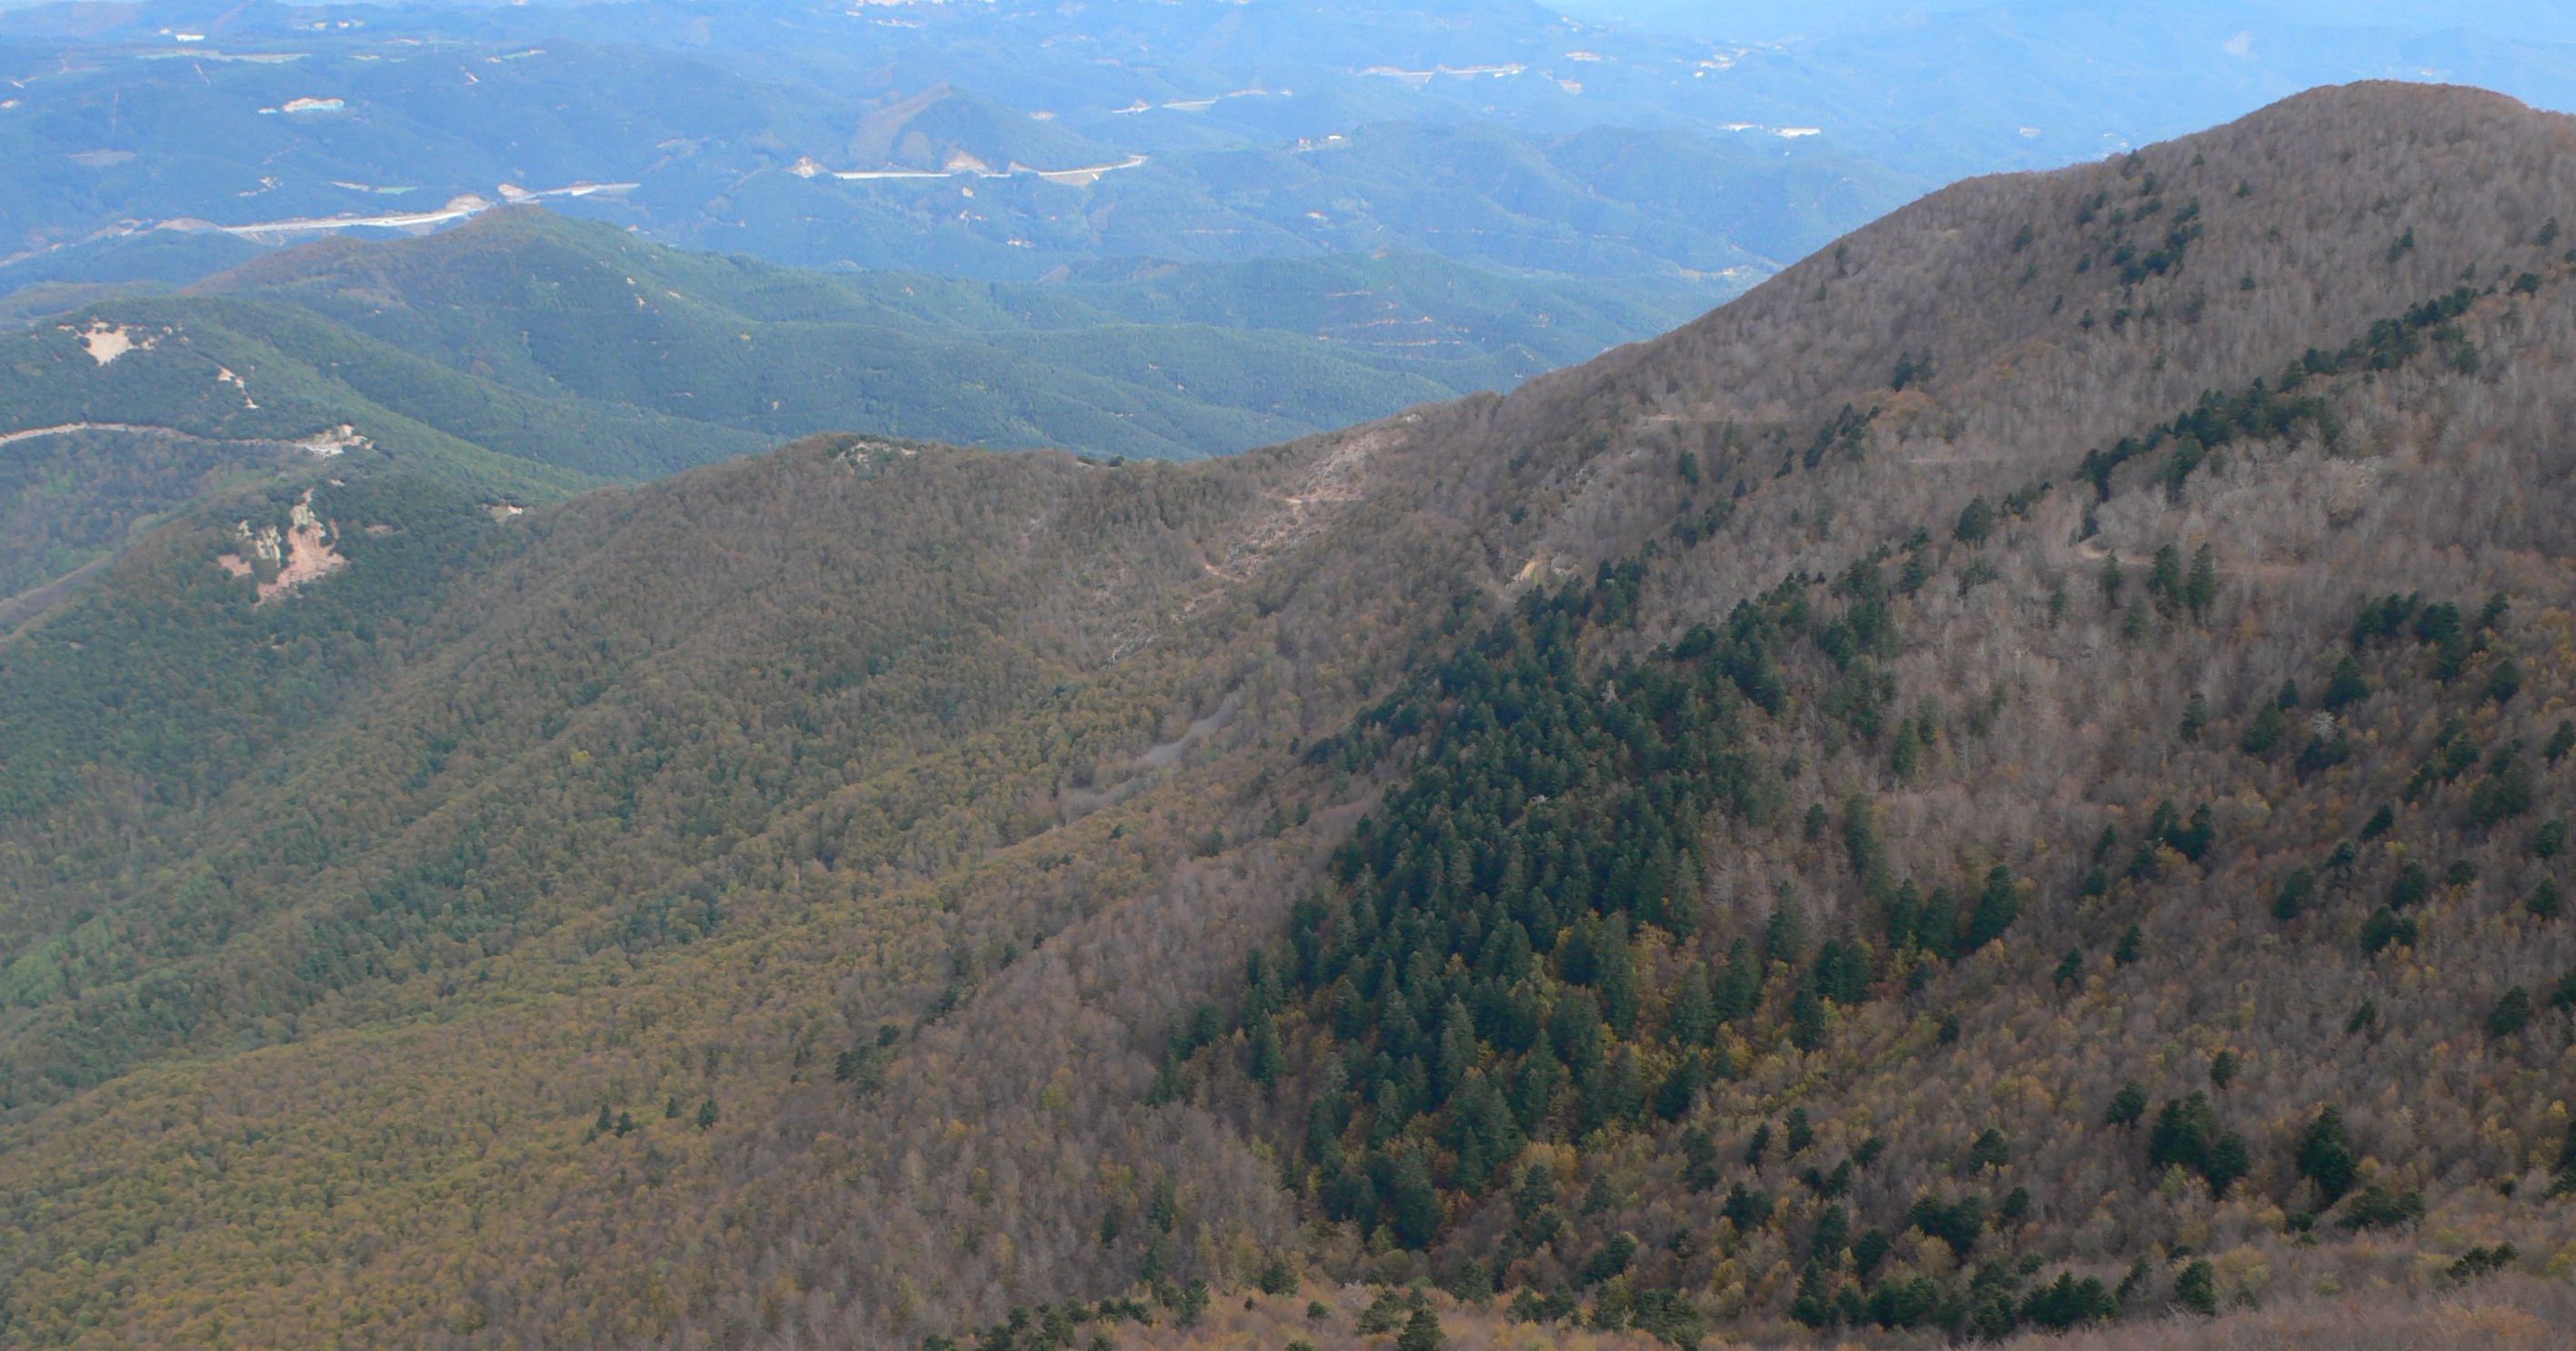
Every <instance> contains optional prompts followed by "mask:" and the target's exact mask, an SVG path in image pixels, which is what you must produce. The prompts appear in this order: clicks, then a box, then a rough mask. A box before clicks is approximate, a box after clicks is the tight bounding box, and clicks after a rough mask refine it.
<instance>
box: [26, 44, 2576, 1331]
mask: <svg viewBox="0 0 2576 1351" xmlns="http://www.w3.org/2000/svg"><path fill="white" fill-rule="evenodd" d="M2562 220H2564V221H2566V222H2568V224H2569V225H2570V226H2576V122H2571V121H2570V120H2569V119H2566V118H2561V117H2555V116H2549V115H2543V114H2539V113H2534V112H2531V111H2529V110H2527V109H2524V108H2522V107H2521V106H2519V105H2517V104H2514V103H2512V102H2510V101H2509V100H2505V99H2501V98H2498V97H2495V96H2491V95H2486V94H2481V93H2477V92H2474V91H2468V90H2458V89H2439V88H2427V87H2420V86H2396V85H2365V86H2354V87H2349V88H2343V89H2334V90H2323V91H2317V92H2312V93H2309V94H2305V95H2301V96H2299V97H2298V98H2295V99H2292V100H2289V101H2287V102H2285V103H2282V104H2279V105H2277V106H2275V107H2273V108H2270V109H2267V110H2265V111H2264V112H2262V113H2259V114H2257V115H2255V116H2253V117H2251V118H2248V119H2246V120H2245V121H2243V122H2240V123H2237V124H2234V125H2231V126H2228V127H2223V128H2220V129H2217V130H2215V131H2211V132H2208V133H2205V134H2203V135H2199V136H2195V137H2191V138H2187V139H2185V140H2182V141H2178V142H2174V143H2171V144H2167V145H2160V146H2155V147H2150V148H2148V149H2145V150H2141V151H2139V152H2137V153H2136V154H2133V155H2128V156H2124V157H2121V158H2117V159H2113V160H2109V161H2106V162H2103V163H2100V164H2096V165H2089V166H2085V167H2081V168H2076V169H2070V170H2066V171H2063V172H2059V173H2054V174H2048V175H2039V176H2017V177H2008V178H1994V179H1985V180H1978V181H1974V182H1969V183H1965V184H1961V185H1959V186H1957V187H1955V188H1952V189H1950V190H1947V191H1944V192H1942V193H1938V194H1935V195H1934V196H1932V197H1930V198H1927V199H1925V200H1923V201H1921V202H1919V203H1917V204H1915V205H1913V206H1911V207H1908V208H1906V209H1905V210H1903V211H1900V212H1898V213H1896V214H1895V215H1893V216H1891V217H1889V218H1888V219H1886V220H1884V221H1882V222H1880V223H1878V224H1876V225H1873V226H1871V227H1869V228H1868V229H1865V230H1863V231H1861V232H1859V233H1857V234H1855V235H1853V236H1852V237H1850V238H1849V239H1847V240H1845V241H1844V242H1842V243H1841V244H1838V245H1835V246H1833V247H1832V248H1829V249H1827V250H1825V251H1824V252H1823V253H1821V254H1818V255H1817V256H1815V257H1812V258H1809V259H1807V260H1805V261H1804V262H1801V263H1799V264H1798V265H1796V266H1795V267H1792V268H1790V269H1789V270H1788V271H1786V272H1785V273H1783V274H1782V275H1780V276H1779V277H1777V278H1776V279H1774V280H1773V281H1771V282H1770V283H1768V284H1767V285H1765V286H1763V287H1762V288H1760V289H1759V290H1757V291H1755V292H1754V293H1752V294H1750V295H1748V296H1746V297H1744V298H1743V299H1741V300H1739V301H1737V302H1735V303H1733V304H1730V305H1728V306H1726V307H1725V308H1723V309H1721V310H1719V311H1717V312H1715V313H1714V314H1711V315H1709V316H1708V317H1706V318H1704V319H1702V320H1700V321H1698V322H1696V323H1694V324H1692V325H1691V326H1689V327H1687V328H1684V329H1682V330H1680V331H1679V332H1676V333H1674V334H1672V335H1669V336H1668V337H1665V338H1663V339H1660V340H1657V341H1655V342H1652V343H1647V344H1641V345H1639V346H1636V347H1632V348H1626V349H1622V350H1620V351H1617V352H1614V353H1612V354H1611V355H1609V356H1607V357H1604V358H1603V359H1601V360H1599V361H1596V362H1594V363H1592V364H1590V365H1587V366H1584V367H1580V368H1576V369H1573V370H1569V371H1565V372H1561V373H1558V374H1556V375H1553V376H1548V377H1544V378H1542V379H1540V380H1537V381H1534V382H1532V383H1531V384H1529V385H1527V386H1525V387H1523V388H1522V389H1521V390H1519V391H1517V392H1516V393H1514V394H1512V395H1510V396H1508V397H1490V396H1488V397H1480V398H1475V399H1470V400H1467V401H1465V402H1462V403H1457V404H1451V405H1447V406H1442V407H1436V408H1428V409H1424V410H1421V411H1418V412H1416V413H1412V414H1407V415H1405V416H1402V417H1399V418H1395V419H1393V420H1390V421H1386V422H1382V423H1378V424H1374V425H1370V426H1364V427H1360V428H1355V429H1352V430H1350V431H1346V432H1340V433H1334V434H1330V435H1325V436H1319V437H1315V438H1311V439H1308V440H1304V441H1300V442H1296V443H1293V444H1289V445H1285V446H1280V447H1276V448H1273V449H1269V450H1263V451H1257V452H1253V453H1249V454H1246V455H1243V456H1239V457H1235V458H1232V459H1227V460H1220V461H1211V462H1204V463H1198V464H1191V465H1183V466H1173V465H1148V464H1126V465H1107V464H1101V463H1097V462H1092V461H1086V460H1080V459H1076V458H1074V457H1070V456H1064V455H1058V454H1052V453H1039V454H1029V455H1020V456H1010V455H998V454H989V453H983V452H972V451H961V450H953V449H946V448H941V447H936V446H928V445H919V444H913V443H907V442H896V441H890V440H881V439H874V438H865V437H857V436H831V437H818V438H812V439H809V440H806V441H802V442H799V443H796V444H794V445H791V446H788V447H786V448H784V449H781V450H778V451H776V452H774V453H770V454H767V455H762V456H757V457H754V458H751V459H747V460H743V461H739V462H734V463H728V464H723V465H717V466H714V467H710V468H706V469H700V470H696V471H693V472H691V473H688V474H686V475H683V476H681V477H679V478H677V479H675V480H671V481H668V482H665V483H661V484H657V485H654V486H651V487H646V488H641V489H634V490H617V491H608V492H600V493H594V494H590V495H586V496H581V497H577V498H574V499H573V500H571V501H569V502H566V503H563V504H562V505H559V506H551V507H545V508H541V509H538V510H535V511H531V512H529V513H527V514H525V515H522V516H516V517H510V518H508V519H503V520H496V519H495V513H493V512H492V511H491V510H489V506H490V504H489V503H487V502H484V501H482V500H479V499H478V498H476V497H475V496H474V495H472V494H471V493H469V492H467V491H466V490H464V489H462V488H459V487H455V486H452V485H450V484H449V483H448V482H446V481H445V480H441V479H437V478H433V477H420V478H405V477H404V476H403V475H401V474H400V473H388V474H383V475H379V476H376V477H372V478H367V479H353V480H351V481H350V482H348V483H345V484H341V485H338V486H331V485H327V484H326V485H324V486H322V487H320V488H318V489H317V490H316V492H315V494H314V496H313V497H312V499H311V502H310V504H309V507H310V511H311V512H312V513H313V514H314V516H315V517H316V518H318V519H319V520H321V521H323V522H325V523H326V524H327V526H328V529H329V530H330V531H331V532H333V538H335V539H336V541H337V544H336V546H335V547H336V548H337V549H338V551H339V553H340V554H342V555H344V556H345V558H346V560H347V562H346V566H345V567H343V568H341V569H340V570H339V571H338V572H336V573H334V574H332V575H329V576H327V577H322V578H320V579H318V580H311V581H306V582H304V583H302V584H301V585H300V586H297V587H295V588H294V589H292V590H280V589H276V588H275V587H273V586H272V588H271V594H270V598H269V599H267V600H266V601H265V602H263V601H262V600H261V599H260V597H261V588H262V586H263V584H267V583H274V582H275V580H276V578H275V575H274V569H271V568H268V567H266V565H264V564H263V565H260V566H254V567H250V568H248V569H247V572H248V574H249V575H246V576H236V575H234V573H235V571H236V570H235V569H232V568H228V567H226V566H224V565H223V564H222V563H221V562H220V561H219V559H220V558H221V557H223V556H228V551H233V550H237V549H239V548H240V547H242V543H241V542H242V540H243V538H244V537H245V536H244V533H243V532H244V531H245V530H251V531H254V532H255V530H256V528H257V527H258V526H260V525H261V524H263V523H272V524H279V525H288V524H292V523H293V521H294V519H295V517H294V514H293V513H294V512H295V510H296V507H297V505H298V503H299V502H301V501H302V499H301V498H297V497H294V496H292V495H291V494H290V492H289V490H288V489H287V488H285V487H279V486H266V487H253V488H251V489H248V490H246V491H247V492H248V494H249V495H248V496H247V497H243V498H239V499H236V500H232V501H228V502H227V503H226V504H225V506H226V509H225V510H224V511H222V512H219V513H195V514H188V515H183V516H182V517H181V518H180V519H178V520H175V521H173V522H171V523H169V524H167V525H165V526H163V527H161V528H160V529H158V530H157V531H155V532H153V533H152V534H150V535H149V536H148V537H146V538H145V539H144V540H143V541H142V542H141V543H139V544H137V545H135V546H134V547H132V548H131V549H129V550H127V551H126V552H125V553H124V554H123V555H121V556H120V557H119V558H118V560H117V561H116V563H115V564H114V565H113V566H112V567H111V568H109V569H108V571H107V573H106V575H105V576H104V577H103V578H102V579H101V580H100V581H99V582H98V583H97V584H96V585H94V586H92V587H91V588H89V589H88V590H86V591H85V592H83V593H82V594H81V595H80V596H79V597H78V598H76V599H75V600H73V601H72V602H70V603H68V604H66V605H65V606H63V607H62V608H61V609H59V610H58V611H57V612H56V613H54V614H52V615H50V616H49V617H47V618H46V619H44V620H43V621H42V622H39V623H34V624H31V625H28V626H26V627H25V628H23V629H22V630H20V631H19V632H17V633H15V634H13V635H11V636H9V637H7V638H5V639H0V745H5V746H7V747H9V754H7V755H6V756H5V758H0V898H5V899H0V1342H5V1343H8V1344H12V1345H27V1346H64V1347H129V1346H146V1347H208V1346H216V1347H245V1348H247V1347H269V1346H281V1347H282V1346H312V1345H390V1344H399V1345H406V1346H418V1347H440V1348H485V1347H490V1348H503V1347H533V1346H548V1347H627V1346H650V1347H668V1348H674V1349H677V1348H701V1347H746V1348H747V1347H764V1348H766V1347H779V1348H784V1347H810V1346H845V1345H849V1346H905V1347H922V1348H927V1349H929V1351H938V1348H958V1349H959V1351H963V1348H966V1347H969V1346H973V1347H979V1348H986V1349H987V1351H1001V1349H1002V1348H1012V1349H1014V1351H1017V1349H1019V1348H1031V1349H1036V1348H1047V1349H1050V1351H1051V1349H1053V1348H1062V1347H1070V1346H1075V1345H1083V1346H1101V1345H1121V1344H1124V1345H1135V1346H1153V1347H1164V1346H1172V1347H1178V1346H1185V1345H1215V1346H1246V1347H1250V1346H1260V1347H1268V1348H1276V1347H1279V1346H1283V1345H1284V1346H1289V1347H1295V1346H1298V1345H1300V1344H1301V1343H1302V1344H1304V1345H1306V1346H1307V1347H1309V1348H1310V1349H1311V1348H1318V1347H1333V1346H1359V1345H1368V1346H1375V1347H1383V1346H1386V1345H1388V1344H1392V1345H1394V1346H1396V1347H1398V1348H1400V1349H1401V1351H1431V1349H1432V1348H1437V1347H1452V1348H1459V1351H1469V1349H1470V1348H1484V1347H1522V1346H1530V1347H1536V1346H1541V1345H1573V1346H1583V1345H1592V1346H1601V1347H1613V1346H1616V1347H1637V1348H1642V1347H1645V1346H1649V1345H1654V1344H1665V1345H1675V1346H1691V1345H1708V1346H1720V1345H1737V1344H1742V1345H1783V1344H1789V1345H1796V1344H1810V1343H1811V1344H1815V1345H1820V1346H1821V1345H1835V1344H1840V1343H1844V1342H1851V1343H1858V1344H1864V1345H1890V1346H1903V1345H1928V1344H1934V1343H1937V1342H1940V1341H1943V1340H1948V1339H1970V1338H1985V1339H1994V1340H2008V1339H2030V1340H2029V1343H2028V1344H2030V1345H2062V1346H2065V1347H2069V1348H2121V1349H2124V1351H2151V1349H2153V1348H2163V1347H2179V1346H2245V1347H2254V1346H2266V1347H2270V1346H2281V1345H2317V1346H2328V1345H2332V1346H2338V1347H2343V1346H2360V1347H2368V1346H2381V1345H2384V1346H2401V1345H2404V1346H2413V1345H2425V1344H2439V1343H2444V1342H2458V1343H2466V1342H2470V1341H2475V1342H2478V1343H2481V1344H2486V1345H2491V1346H2494V1347H2498V1348H2508V1349H2510V1348H2521V1347H2538V1346H2542V1345H2552V1344H2560V1340H2561V1339H2563V1334H2564V1332H2565V1331H2566V1329H2567V1328H2568V1326H2569V1324H2570V1322H2571V1320H2576V1307H2571V1305H2570V1303H2569V1295H2568V1284H2567V1282H2568V1280H2569V1278H2570V1275H2571V1272H2576V1195H2571V1193H2576V1124H2571V1119H2570V1114H2569V1106H2568V1102H2569V1099H2570V1096H2571V1094H2576V1051H2571V1045H2576V1037H2571V1029H2576V909H2571V906H2570V901H2569V897H2568V892H2569V890H2570V889H2571V888H2576V849H2571V841H2570V838H2569V836H2570V831H2571V825H2570V819H2571V818H2576V571H2571V558H2576V539H2571V537H2570V532H2571V530H2576V446H2571V445H2570V444H2569V442H2568V440H2567V435H2566V429H2567V427H2568V425H2569V422H2570V418H2571V415H2576V394H2571V392H2570V391H2571V389H2576V384H2571V379H2570V377H2571V374H2576V235H2569V234H2565V233H2564V232H2563V231H2562V226H2561V224H2560V222H2561V221H2562ZM136 472H137V474H138V476H139V479H149V480H150V481H152V482H163V481H169V482H177V481H180V480H181V479H183V478H184V477H185V476H186V475H189V474H193V473H196V472H199V471H198V469H197V468H196V467H195V466H194V465H193V463H192V462H189V461H186V460H185V459H184V458H178V457H176V455H175V452H174V458H172V459H171V460H169V461H168V462H166V463H165V462H159V461H156V462H154V463H153V465H151V466H150V467H149V469H148V472H146V471H136ZM2016 1344H2020V1343H2019V1342H2016Z"/></svg>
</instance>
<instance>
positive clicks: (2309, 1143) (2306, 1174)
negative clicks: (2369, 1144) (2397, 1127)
mask: <svg viewBox="0 0 2576 1351" xmlns="http://www.w3.org/2000/svg"><path fill="white" fill-rule="evenodd" d="M2296 1161H2297V1164H2298V1169H2299V1176H2301V1177H2303V1178H2306V1179H2307V1180H2308V1181H2310V1182H2312V1183H2314V1184H2316V1188H2317V1198H2318V1201H2319V1203H2320V1208H2323V1207H2324V1206H2331V1205H2333V1204H2334V1203H2335V1202H2337V1201H2340V1200H2342V1199H2343V1196H2344V1193H2346V1192H2348V1191H2351V1190H2352V1184H2353V1179H2354V1178H2355V1177H2357V1176H2358V1175H2359V1174H2360V1171H2361V1160H2360V1159H2359V1158H2358V1157H2357V1156H2356V1155H2354V1153H2353V1151H2352V1143H2351V1141H2350V1140H2348V1139H2347V1138H2346V1137H2345V1135H2344V1127H2343V1113H2342V1112H2341V1111H2339V1110H2337V1109H2336V1108H2334V1107H2333V1106H2331V1105H2329V1106H2326V1107H2323V1108H2320V1109H2319V1110H2318V1112H2317V1118H2316V1120H2314V1121H2311V1122H2309V1123H2308V1128H2307V1129H2306V1130H2304V1131H2301V1132H2300V1133H2299V1147H2298V1153H2297V1156H2296Z"/></svg>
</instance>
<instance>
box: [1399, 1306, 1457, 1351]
mask: <svg viewBox="0 0 2576 1351" xmlns="http://www.w3.org/2000/svg"><path fill="white" fill-rule="evenodd" d="M1448 1345H1449V1339H1448V1337H1447V1336H1445V1335H1443V1334H1442V1333H1441V1331H1440V1317H1439V1315H1437V1314H1435V1313H1433V1312H1431V1306H1430V1305H1428V1304H1417V1305H1415V1306H1413V1313H1412V1316H1410V1317H1408V1318H1406V1319H1405V1320H1404V1330H1403V1331H1402V1332H1399V1333H1397V1334H1396V1337H1395V1351H1446V1349H1447V1347H1448Z"/></svg>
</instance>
